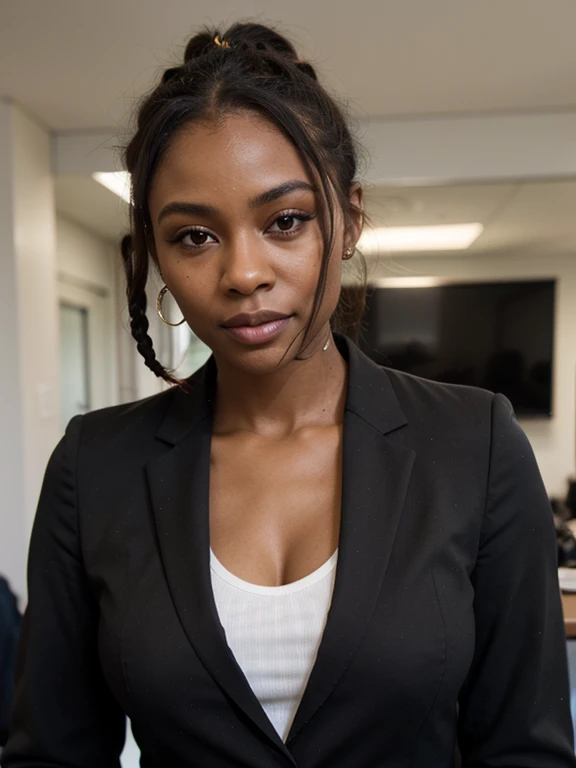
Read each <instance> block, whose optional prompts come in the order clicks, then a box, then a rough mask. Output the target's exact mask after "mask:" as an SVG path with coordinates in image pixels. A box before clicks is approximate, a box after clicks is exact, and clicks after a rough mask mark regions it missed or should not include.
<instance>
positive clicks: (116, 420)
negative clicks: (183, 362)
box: [62, 386, 178, 464]
mask: <svg viewBox="0 0 576 768" xmlns="http://www.w3.org/2000/svg"><path fill="white" fill-rule="evenodd" d="M176 389H178V387H176V386H174V387H170V388H169V389H166V390H163V391H162V392H159V393H157V394H154V395H151V396H149V397H145V398H141V399H139V400H134V401H131V402H128V403H122V404H120V405H114V406H109V407H106V408H98V409H95V410H93V411H89V412H88V413H85V414H82V415H80V416H74V417H73V418H72V419H71V420H70V422H69V423H68V425H67V427H66V434H65V436H64V439H63V441H62V450H66V453H67V454H68V459H69V460H70V459H72V458H73V456H76V457H77V458H78V459H79V460H80V459H81V458H82V457H84V458H85V459H88V461H90V462H92V461H95V460H99V461H100V460H101V461H102V462H103V463H104V464H108V463H109V461H110V460H112V459H113V457H114V456H117V457H119V456H120V455H122V456H125V455H126V453H127V452H128V453H142V454H145V453H147V447H148V446H152V445H153V444H154V442H155V440H154V438H155V436H156V433H157V432H158V430H159V429H160V425H161V424H162V422H163V420H164V418H165V416H166V413H167V412H168V410H169V408H170V405H171V403H172V401H173V399H174V395H175V390H176Z"/></svg>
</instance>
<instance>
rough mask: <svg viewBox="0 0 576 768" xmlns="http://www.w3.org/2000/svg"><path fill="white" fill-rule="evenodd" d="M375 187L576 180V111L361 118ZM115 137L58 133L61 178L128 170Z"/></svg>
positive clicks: (56, 162) (55, 144)
mask: <svg viewBox="0 0 576 768" xmlns="http://www.w3.org/2000/svg"><path fill="white" fill-rule="evenodd" d="M358 127H359V131H358V134H359V138H360V141H361V143H362V144H363V145H364V146H365V147H366V150H367V152H368V155H367V160H368V163H369V168H368V170H367V173H366V177H365V181H367V182H368V183H371V184H401V185H402V184H404V185H411V184H431V185H433V184H450V183H453V184H455V183H474V182H494V181H505V180H511V179H514V180H526V181H529V180H535V179H542V178H545V179H551V180H553V179H556V178H570V177H576V111H574V112H571V111H570V112H568V111H567V112H555V113H547V114H516V115H483V116H477V117H469V116H468V117H463V116H462V117H457V116H451V117H436V118H406V119H386V120H384V119H378V118H372V119H369V120H362V121H359V126H358ZM121 143H122V140H121V139H120V138H119V137H118V136H117V135H115V134H114V133H111V132H106V131H100V132H94V133H90V132H81V133H68V132H67V133H56V134H54V136H53V139H52V158H53V168H54V173H55V174H56V175H66V174H91V173H94V172H96V171H117V170H121V159H120V152H119V150H118V149H117V147H118V145H120V144H121Z"/></svg>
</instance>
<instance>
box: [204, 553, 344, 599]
mask: <svg viewBox="0 0 576 768" xmlns="http://www.w3.org/2000/svg"><path fill="white" fill-rule="evenodd" d="M337 559H338V548H336V550H335V551H334V552H333V553H332V555H331V556H330V557H329V558H328V560H326V562H325V563H323V564H322V565H321V566H320V567H319V568H316V570H315V571H312V573H309V574H308V575H307V576H303V577H302V578H301V579H298V580H297V581H291V582H290V583H289V584H281V585H280V586H278V587H273V586H267V585H264V584H252V583H251V582H249V581H244V579H241V578H240V577H239V576H235V575H234V574H233V573H231V572H230V571H229V570H228V569H227V568H225V567H224V566H223V565H222V563H221V562H220V561H219V560H218V558H217V557H216V555H215V554H214V552H213V550H212V547H210V566H211V568H212V569H213V571H214V572H215V573H217V574H218V576H220V578H221V579H224V581H226V582H227V583H228V584H230V585H231V586H233V587H236V589H241V590H242V591H244V592H252V593H253V594H257V595H274V596H278V595H287V594H290V593H292V592H299V591H300V590H301V589H306V588H307V587H309V586H311V585H312V584H315V583H316V582H317V581H320V579H323V578H324V577H325V576H327V575H328V574H329V573H330V572H331V571H332V570H334V568H335V567H336V561H337Z"/></svg>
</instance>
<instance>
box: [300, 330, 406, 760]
mask: <svg viewBox="0 0 576 768" xmlns="http://www.w3.org/2000/svg"><path fill="white" fill-rule="evenodd" d="M335 336H336V341H337V344H338V346H339V348H340V350H341V351H342V352H343V354H344V355H345V356H346V357H347V358H348V363H349V368H348V371H349V381H348V392H347V401H346V411H345V414H344V428H343V441H344V446H343V477H342V516H341V525H340V538H339V545H338V546H339V549H338V562H337V566H336V578H335V583H334V592H333V595H332V603H331V606H330V610H329V613H328V617H327V621H326V626H325V629H324V633H323V635H322V639H321V643H320V647H319V649H318V654H317V657H316V662H315V664H314V667H313V669H312V672H311V674H310V677H309V679H308V683H307V686H306V689H305V691H304V695H303V697H302V700H301V702H300V706H299V708H298V710H297V712H296V716H295V718H294V721H293V723H292V727H291V729H290V732H289V734H288V738H287V740H286V743H287V744H288V745H289V743H290V741H291V740H292V739H293V738H295V736H296V735H297V734H298V732H299V731H300V730H301V729H302V728H303V727H304V726H305V725H306V723H307V722H308V721H309V720H310V718H311V717H312V716H313V714H314V713H315V712H316V711H317V710H318V708H319V707H321V706H322V704H323V703H324V701H325V700H326V699H327V698H328V696H329V695H330V693H331V691H332V690H333V689H334V688H335V687H336V685H337V684H338V681H339V680H340V678H341V677H342V675H343V674H344V672H345V670H346V668H347V667H348V665H349V664H350V662H351V660H352V658H353V656H354V654H355V652H356V650H357V649H358V646H359V645H360V642H361V640H362V637H363V635H364V633H365V631H366V629H367V626H368V622H369V620H370V617H371V616H372V613H373V611H374V608H375V605H376V600H377V598H378V594H379V592H380V589H381V586H382V582H383V580H384V576H385V574H386V568H387V566H388V561H389V559H390V554H391V552H392V547H393V544H394V538H395V535H396V530H397V527H398V522H399V519H400V515H401V512H402V508H403V506H404V499H405V496H406V491H407V488H408V482H409V479H410V475H411V472H412V465H413V462H414V456H415V453H414V451H412V450H409V449H407V448H404V447H403V446H400V445H398V444H395V443H393V442H392V441H391V440H390V439H389V438H388V437H386V435H387V434H388V433H390V432H392V431H393V430H396V429H398V428H399V427H402V426H404V425H405V424H406V418H405V417H404V414H403V412H402V410H401V408H400V405H399V403H398V400H397V398H396V395H395V393H394V391H393V389H392V385H391V383H390V380H389V378H388V375H387V374H386V372H385V371H384V370H383V369H382V368H380V367H379V366H377V365H376V364H375V363H373V362H372V361H371V360H370V359H369V358H368V357H367V356H365V355H364V354H363V353H362V352H361V351H360V350H359V349H358V347H356V346H355V345H353V344H352V342H350V341H349V340H348V339H346V338H345V337H343V336H340V335H336V334H335Z"/></svg>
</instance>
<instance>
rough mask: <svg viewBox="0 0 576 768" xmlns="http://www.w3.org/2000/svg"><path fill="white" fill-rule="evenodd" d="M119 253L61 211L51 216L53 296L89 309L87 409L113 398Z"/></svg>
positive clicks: (116, 388)
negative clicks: (53, 221) (53, 225)
mask: <svg viewBox="0 0 576 768" xmlns="http://www.w3.org/2000/svg"><path fill="white" fill-rule="evenodd" d="M119 258H120V257H119V255H118V253H117V249H116V247H115V246H114V244H113V243H110V242H108V241H107V240H105V239H103V238H101V237H98V236H97V235H95V234H93V233H92V232H89V231H88V230H87V229H85V228H84V227H82V226H80V225H79V224H76V223H75V222H72V221H69V220H68V219H66V218H64V217H63V216H61V215H60V216H58V217H57V219H56V261H57V269H58V293H59V299H60V300H64V301H68V302H69V303H72V304H78V305H80V306H85V307H86V308H87V309H88V311H89V317H90V320H89V322H90V324H91V327H90V329H89V347H90V350H89V351H90V361H91V366H90V367H91V372H90V380H91V403H90V406H91V408H92V409H94V408H103V407H106V406H108V405H115V404H116V403H117V402H119V372H118V367H119V365H118V362H119V361H118V337H119V333H120V331H121V329H120V327H119V326H120V319H119V314H118V309H117V292H116V284H117V281H118V272H119V267H120V264H119Z"/></svg>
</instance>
